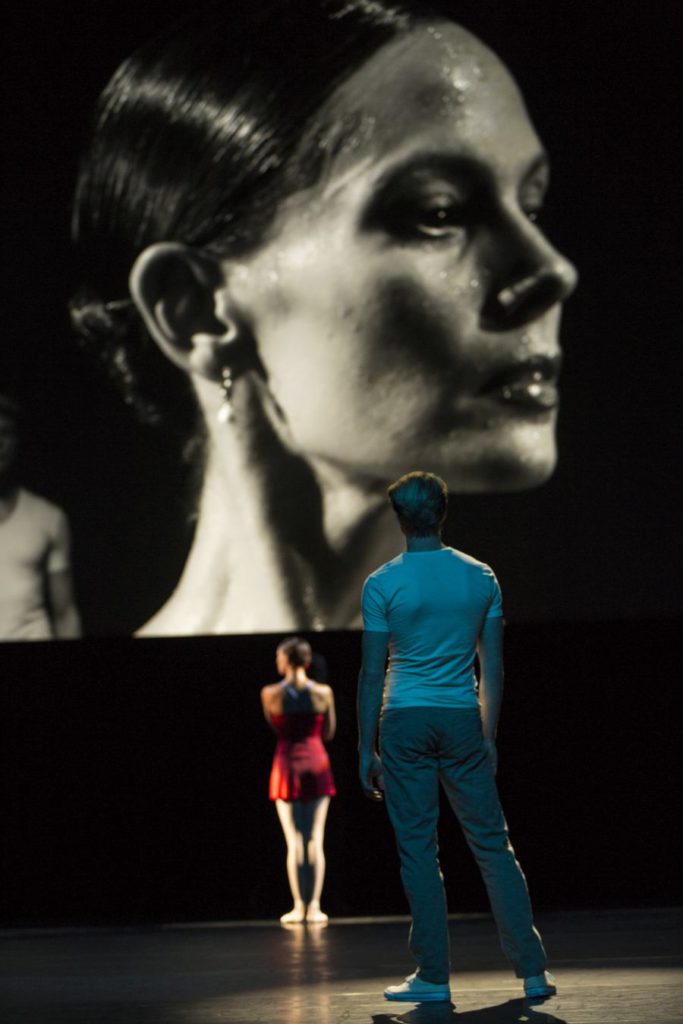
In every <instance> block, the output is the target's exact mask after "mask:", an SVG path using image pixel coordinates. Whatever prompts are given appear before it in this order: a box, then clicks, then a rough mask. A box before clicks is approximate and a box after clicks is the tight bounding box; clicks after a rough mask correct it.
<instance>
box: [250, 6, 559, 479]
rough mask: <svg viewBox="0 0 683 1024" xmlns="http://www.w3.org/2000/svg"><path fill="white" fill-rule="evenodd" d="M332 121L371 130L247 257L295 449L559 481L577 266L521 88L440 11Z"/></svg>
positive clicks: (371, 466)
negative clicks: (563, 373) (559, 429)
mask: <svg viewBox="0 0 683 1024" xmlns="http://www.w3.org/2000/svg"><path fill="white" fill-rule="evenodd" d="M323 120H324V121H326V122H327V123H328V124H330V125H334V126H335V130H336V131H337V132H340V131H342V132H343V126H344V125H345V124H346V125H352V126H353V127H352V128H350V129H349V130H348V133H347V135H346V138H345V139H344V142H343V144H341V145H338V146H337V149H338V152H337V153H336V155H335V157H334V158H333V159H332V160H331V163H330V167H329V169H328V171H327V173H326V174H325V176H324V178H323V180H322V181H320V182H319V183H318V184H317V185H316V186H315V187H314V188H313V189H311V190H309V191H308V192H306V193H305V194H299V195H297V196H296V197H295V198H294V199H293V200H292V201H290V202H289V203H288V204H287V206H286V208H285V209H284V210H283V211H282V212H281V215H280V218H279V221H278V222H277V224H276V226H275V231H274V234H273V235H272V240H271V241H270V242H269V243H268V244H267V245H265V246H264V247H262V248H261V249H260V250H259V251H258V252H257V253H256V254H255V255H254V256H253V257H251V258H250V259H248V260H246V261H244V262H242V263H240V265H239V266H237V267H235V266H234V265H232V266H231V267H230V290H231V294H232V295H233V297H234V298H235V299H236V300H237V301H238V302H239V303H240V304H241V305H242V307H243V308H246V309H248V310H249V313H250V316H251V318H252V322H253V327H254V333H255V336H256V338H257V344H258V349H259V355H260V357H261V359H262V361H263V365H264V366H265V368H266V371H267V374H268V381H269V387H270V388H271V390H272V392H273V394H274V397H275V399H276V400H277V402H278V404H279V406H280V407H281V409H282V410H283V412H284V415H285V416H286V418H287V421H288V424H289V427H290V430H291V432H292V436H293V438H294V440H295V443H296V446H297V448H298V449H299V450H300V451H302V452H304V453H306V454H307V455H308V456H309V457H310V458H311V459H312V460H313V462H314V464H315V461H316V460H317V461H318V462H320V463H329V464H332V465H334V466H336V467H339V468H340V469H342V471H345V472H349V473H358V474H363V475H365V476H368V477H373V478H377V479H381V480H386V481H387V482H388V481H390V480H391V479H393V478H395V477H396V476H398V475H400V474H401V473H403V472H405V471H406V470H408V469H411V468H415V467H417V466H423V465H425V466H427V465H428V467H429V469H430V470H432V471H434V472H436V473H439V474H440V475H442V476H443V477H444V478H445V480H446V481H447V483H448V485H449V487H450V488H451V489H452V490H454V491H487V490H516V489H522V488H526V487H531V486H534V485H537V484H539V483H541V482H543V481H544V480H545V479H546V478H547V477H548V476H549V474H550V473H551V472H552V469H553V467H554V465H555V460H556V449H555V438H554V433H555V422H556V415H557V403H558V392H557V377H558V372H559V367H560V350H559V346H558V337H557V335H558V325H559V319H560V307H561V303H562V301H563V300H564V299H565V298H566V297H567V296H568V295H569V293H570V292H571V291H572V289H573V287H574V284H575V271H574V269H573V267H572V266H571V264H569V263H568V262H567V260H566V259H565V258H564V257H563V256H561V255H560V254H559V253H558V252H557V251H556V250H555V249H554V248H553V247H552V246H551V245H550V243H549V242H548V241H547V239H546V238H545V236H544V235H543V233H542V232H541V230H540V229H539V227H538V225H537V223H535V220H536V217H537V215H538V213H539V211H540V209H541V207H542V204H543V198H544V194H545V191H546V188H547V185H548V164H547V159H546V157H545V154H544V151H543V148H542V146H541V143H540V142H539V139H538V138H537V136H536V133H535V131H534V129H533V127H532V125H531V123H530V121H529V118H528V115H527V113H526V110H525V107H524V103H523V101H522V98H521V96H520V94H519V91H518V89H517V86H516V84H515V83H514V81H513V80H512V79H511V77H510V75H509V74H508V72H507V71H506V69H505V68H504V67H503V66H502V65H501V63H500V62H499V60H498V59H497V58H496V57H495V55H494V54H492V53H491V52H490V51H489V50H488V49H487V48H486V47H484V46H483V45H482V44H481V43H480V42H479V41H478V40H476V39H475V38H473V37H472V36H471V35H469V33H467V32H465V31H464V30H463V29H461V28H460V27H458V26H455V25H452V24H450V23H437V24H435V25H433V26H430V27H425V28H421V29H419V30H416V31H414V32H412V33H411V34H410V35H408V36H406V37H403V38H401V39H399V40H397V41H394V42H392V43H390V44H388V45H386V46H385V47H384V48H382V49H381V50H380V51H379V52H377V53H376V54H375V55H374V56H373V57H372V58H371V59H370V60H369V61H368V62H367V63H366V64H365V65H364V66H363V67H362V68H361V69H360V70H359V71H357V72H356V73H355V74H354V75H353V76H352V77H351V78H350V79H349V80H348V81H347V82H346V83H345V84H344V85H343V86H342V87H341V88H340V89H339V90H338V92H337V93H336V94H335V96H334V97H333V98H332V100H331V101H330V103H329V104H328V108H327V109H326V111H325V112H324V117H323ZM340 126H341V127H340Z"/></svg>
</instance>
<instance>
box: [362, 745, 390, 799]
mask: <svg viewBox="0 0 683 1024" xmlns="http://www.w3.org/2000/svg"><path fill="white" fill-rule="evenodd" d="M359 774H360V784H361V786H362V787H363V792H364V793H365V795H366V796H367V797H368V798H369V799H370V800H375V801H376V802H379V801H381V800H384V793H383V790H384V772H383V769H382V762H381V760H380V757H379V754H378V753H377V752H376V751H372V752H371V753H364V752H363V751H361V753H360V755H359Z"/></svg>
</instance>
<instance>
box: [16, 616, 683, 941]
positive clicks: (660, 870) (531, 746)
mask: <svg viewBox="0 0 683 1024" xmlns="http://www.w3.org/2000/svg"><path fill="white" fill-rule="evenodd" d="M312 639H313V640H314V643H315V649H316V650H317V651H318V652H320V653H322V654H323V655H324V656H325V657H326V659H327V661H328V663H329V668H330V681H331V682H332V684H333V685H334V688H335V692H336V696H337V705H338V710H339V729H338V734H337V737H336V739H335V740H334V742H333V743H332V744H331V747H330V753H331V759H332V765H333V769H334V772H335V776H336V781H337V787H338V790H339V793H338V796H337V797H336V798H334V799H333V800H332V804H331V809H330V815H329V820H328V826H327V831H326V842H325V848H326V853H327V881H326V885H325V893H324V906H325V909H326V910H327V911H328V912H329V913H330V914H331V915H333V916H340V915H352V916H358V915H360V916H364V915H368V914H386V913H406V912H407V907H406V904H405V900H404V897H403V895H402V891H401V886H400V879H399V872H398V856H397V854H396V851H395V848H394V842H393V837H392V834H391V828H390V825H389V823H388V821H387V818H386V812H385V810H384V807H383V806H382V807H380V806H377V805H375V804H373V803H371V802H370V801H368V800H366V799H365V798H364V797H363V796H362V794H361V792H360V787H359V786H358V783H357V781H356V750H355V746H356V735H355V722H354V691H355V682H356V675H357V671H358V663H359V651H360V642H359V636H358V634H356V633H353V632H346V633H326V634H322V635H318V636H316V637H314V638H312ZM678 642H679V629H678V626H677V624H676V623H666V622H658V623H655V622H651V623H639V624H634V623H629V624H628V625H626V624H623V623H622V624H616V623H611V624H608V623H601V624H600V625H586V624H583V625H574V624H562V625H556V626H552V627H550V626H547V625H531V626H526V627H522V626H512V627H510V629H509V631H508V637H507V678H508V687H507V694H506V698H505V707H504V714H503V720H502V725H501V730H500V736H499V751H500V770H499V786H500V790H501V795H502V798H503V802H504V806H505V808H506V814H507V818H508V822H509V825H510V830H511V834H512V837H513V841H514V843H515V847H516V850H517V853H518V856H519V857H520V860H521V862H522V864H523V866H524V869H525V872H526V874H527V876H528V880H529V885H530V890H531V895H532V898H533V900H534V903H535V905H536V907H537V908H539V909H541V908H551V909H562V908H582V907H583V908H588V907H593V908H596V907H597V908H599V907H615V906H616V907H619V906H622V907H624V906H631V907H633V906H648V905H653V906H654V905H674V904H677V903H680V902H681V898H682V897H683V882H682V877H681V872H680V864H679V860H680V857H679V845H678V844H677V842H676V834H677V832H678V819H679V811H678V803H679V798H678V787H677V786H676V785H675V781H674V779H675V763H676V760H677V758H678V752H679V740H678V735H677V731H676V730H673V729H670V728H668V722H669V721H670V719H671V716H672V715H673V714H674V708H673V704H672V699H671V695H670V694H671V689H672V686H673V685H675V684H673V683H672V680H674V679H677V678H678V675H677V672H676V662H677V661H678V658H677V645H678ZM653 649H656V652H657V653H656V665H655V667H654V668H653ZM2 656H3V665H4V670H5V671H6V672H7V673H8V676H9V678H10V679H11V680H12V684H13V685H6V686H4V687H3V696H4V701H3V705H4V706H3V712H4V713H3V733H4V735H3V754H4V762H5V767H4V769H3V782H4V786H5V791H6V796H5V801H4V807H3V836H4V838H3V840H2V887H3V890H4V895H3V900H2V911H1V912H0V920H4V921H5V922H6V923H21V924H35V923H42V924H46V923H60V922H62V923H63V922H69V923H84V922H90V923H91V922H98V923H102V922H136V921H158V920H161V921H174V920H183V919H186V920H197V919H203V920H224V919H240V918H266V919H271V920H272V919H275V918H276V917H277V916H278V915H279V914H281V913H283V912H284V911H285V910H288V909H289V905H290V903H291V898H290V897H289V893H288V889H287V880H286V875H285V863H284V861H285V846H284V841H283V839H282V835H281V831H280V826H279V824H278V821H277V815H276V813H275V810H274V808H273V807H272V805H270V804H269V802H268V800H267V782H268V771H269V767H270V758H271V756H272V751H273V748H274V736H273V734H272V733H271V732H270V730H269V728H268V726H267V725H266V723H265V721H264V720H263V718H262V717H261V711H260V704H259V700H258V690H259V687H260V685H261V684H262V682H263V681H264V680H271V679H273V678H274V672H273V668H272V660H273V638H272V637H239V638H225V639H223V638H195V639H189V640H187V639H185V640H164V641H161V640H138V641H133V640H116V641H86V642H85V643H73V642H71V643H69V642H58V643H52V644H50V643H43V644H39V643H37V644H31V645H27V646H24V647H20V646H19V645H7V646H6V647H5V649H4V650H3V655H2ZM655 676H656V680H655ZM441 861H442V867H443V870H444V874H445V876H446V884H447V891H448V895H449V905H450V909H451V910H452V911H453V912H456V911H457V912H465V911H484V910H487V902H486V896H485V893H484V890H483V887H482V883H481V881H480V879H479V876H478V874H477V870H476V867H475V866H474V863H473V861H472V859H471V857H470V854H469V851H468V850H467V848H466V847H465V844H464V840H463V839H462V837H461V834H460V832H459V830H458V828H457V825H456V824H455V823H454V821H453V820H452V817H451V816H450V815H448V816H446V817H444V820H443V823H442V830H441Z"/></svg>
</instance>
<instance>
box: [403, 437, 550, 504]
mask: <svg viewBox="0 0 683 1024" xmlns="http://www.w3.org/2000/svg"><path fill="white" fill-rule="evenodd" d="M511 440H512V439H511V438H507V439H503V442H502V443H493V444H491V443H486V444H484V445H482V447H481V449H480V450H479V451H478V452H477V453H476V456H475V453H473V452H470V453H469V455H470V458H468V459H467V460H463V459H462V458H454V459H453V460H452V461H450V462H446V460H443V461H442V462H441V466H440V467H439V466H438V465H437V461H441V460H435V459H434V458H433V457H432V458H426V459H425V460H424V463H425V464H424V467H421V468H425V469H428V470H430V471H431V472H434V473H438V474H439V475H440V476H442V477H443V478H444V480H445V481H446V484H447V485H448V489H449V491H451V492H453V493H455V494H468V493H469V494H486V493H503V492H511V491H526V490H531V489H533V488H534V487H540V486H541V485H542V484H544V483H545V482H546V481H547V480H548V479H549V478H550V477H551V476H552V474H553V472H554V470H555V466H556V464H557V448H556V445H555V438H554V435H553V436H551V435H550V434H548V435H546V437H544V438H542V439H541V438H539V437H538V436H535V437H534V439H533V441H534V443H533V444H514V443H509V442H510V441H511Z"/></svg>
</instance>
